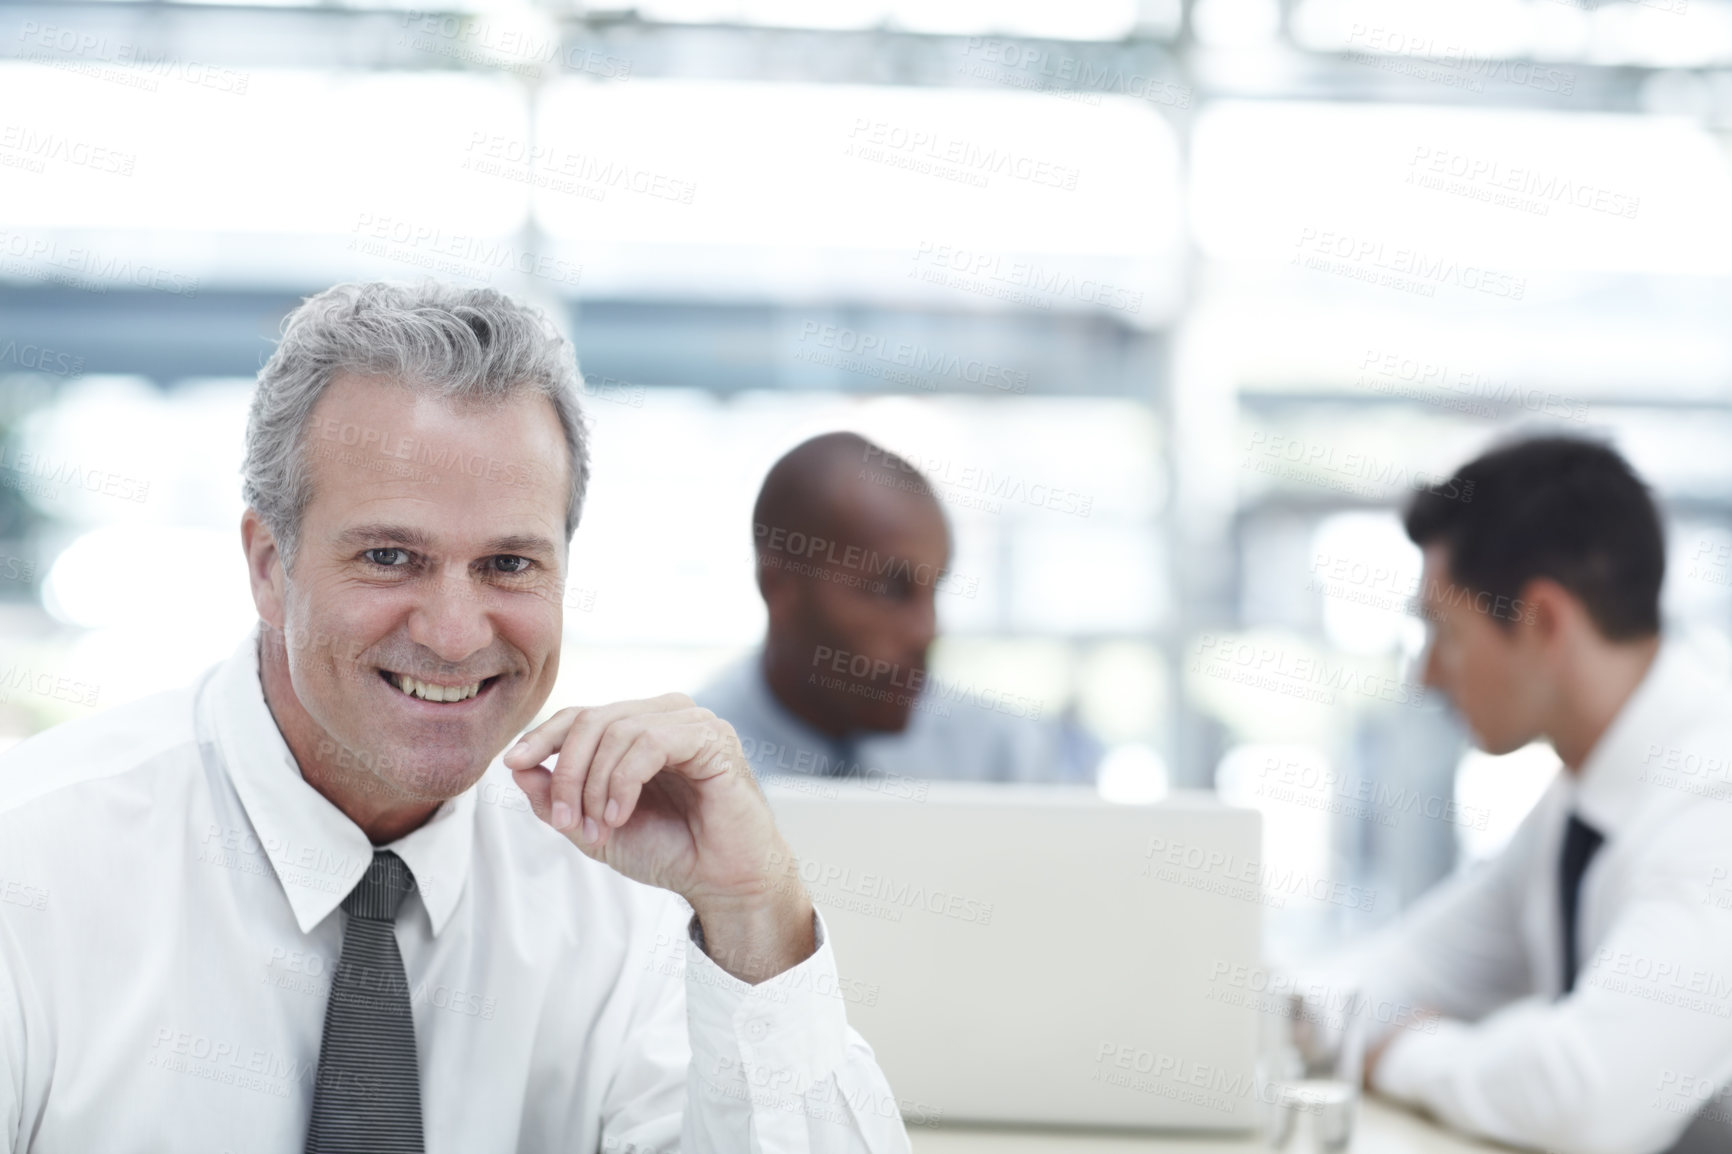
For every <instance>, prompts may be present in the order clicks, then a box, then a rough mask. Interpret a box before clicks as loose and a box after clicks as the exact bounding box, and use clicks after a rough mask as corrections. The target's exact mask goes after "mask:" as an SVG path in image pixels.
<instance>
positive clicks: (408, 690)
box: [379, 668, 504, 707]
mask: <svg viewBox="0 0 1732 1154" xmlns="http://www.w3.org/2000/svg"><path fill="white" fill-rule="evenodd" d="M502 676H504V675H503V674H497V673H496V674H494V675H493V676H491V677H484V678H482V679H480V680H479V681H426V680H423V679H421V678H417V677H411V676H409V675H408V674H407V673H398V672H396V671H394V670H390V669H383V668H381V669H380V670H379V678H380V680H382V681H384V682H385V684H387V685H389V686H391V687H392V688H393V689H395V690H396V691H397V692H398V695H399V696H402V697H406V698H409V699H410V700H412V701H417V702H422V703H425V704H428V705H438V706H443V707H451V706H460V705H465V704H467V703H468V702H471V701H476V700H478V699H480V698H482V697H485V696H487V694H488V691H489V690H490V689H492V688H493V686H494V684H495V683H496V682H497V681H499V679H500V678H501V677H502Z"/></svg>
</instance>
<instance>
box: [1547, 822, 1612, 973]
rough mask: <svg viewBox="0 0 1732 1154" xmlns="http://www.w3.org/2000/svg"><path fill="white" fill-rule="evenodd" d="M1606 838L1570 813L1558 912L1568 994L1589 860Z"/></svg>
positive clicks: (1560, 869)
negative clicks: (1562, 938) (1579, 910)
mask: <svg viewBox="0 0 1732 1154" xmlns="http://www.w3.org/2000/svg"><path fill="white" fill-rule="evenodd" d="M1605 840H1606V839H1605V835H1603V834H1602V833H1600V831H1599V830H1597V829H1595V828H1594V827H1593V826H1591V825H1589V824H1588V823H1587V822H1585V821H1583V820H1582V819H1581V818H1579V817H1577V816H1576V815H1575V814H1573V813H1572V814H1570V820H1569V824H1568V825H1566V826H1565V827H1564V852H1563V855H1562V856H1561V857H1560V858H1559V860H1558V899H1559V903H1560V906H1561V908H1560V909H1559V911H1558V912H1559V913H1560V914H1561V915H1562V920H1563V927H1562V928H1563V937H1564V943H1563V945H1564V975H1563V976H1564V993H1566V994H1567V993H1569V992H1570V991H1571V990H1573V989H1575V987H1576V970H1577V968H1578V967H1577V963H1576V958H1577V957H1578V956H1579V955H1578V952H1577V948H1576V923H1577V921H1578V918H1577V916H1576V912H1577V908H1578V907H1579V906H1580V905H1581V895H1582V875H1583V874H1585V873H1587V872H1588V863H1589V862H1590V861H1592V860H1593V858H1594V853H1595V851H1596V850H1598V849H1599V848H1600V843H1601V842H1603V841H1605Z"/></svg>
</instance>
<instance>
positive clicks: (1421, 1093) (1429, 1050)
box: [1371, 1018, 1474, 1105]
mask: <svg viewBox="0 0 1732 1154" xmlns="http://www.w3.org/2000/svg"><path fill="white" fill-rule="evenodd" d="M1426 1024H1428V1025H1431V1026H1435V1029H1430V1030H1420V1029H1410V1030H1397V1031H1396V1036H1395V1037H1394V1038H1392V1039H1391V1040H1390V1042H1389V1045H1388V1048H1387V1049H1385V1050H1384V1051H1383V1057H1381V1058H1379V1059H1378V1060H1377V1068H1376V1069H1375V1070H1373V1071H1372V1074H1371V1088H1372V1089H1373V1090H1376V1091H1377V1092H1378V1093H1380V1094H1384V1095H1387V1096H1388V1097H1391V1098H1395V1099H1398V1100H1400V1101H1403V1102H1411V1103H1414V1104H1417V1105H1427V1104H1428V1102H1427V1091H1428V1090H1434V1089H1436V1087H1437V1085H1438V1082H1439V1081H1440V1080H1441V1079H1442V1078H1444V1077H1446V1076H1447V1075H1448V1074H1449V1073H1450V1072H1451V1071H1453V1070H1457V1069H1459V1068H1460V1065H1461V1058H1462V1053H1463V1051H1464V1050H1465V1049H1466V1048H1467V1047H1468V1046H1470V1045H1471V1044H1472V1037H1471V1035H1472V1033H1473V1029H1474V1027H1473V1026H1472V1025H1470V1024H1469V1023H1466V1022H1457V1021H1453V1020H1451V1019H1448V1018H1430V1019H1427V1022H1426Z"/></svg>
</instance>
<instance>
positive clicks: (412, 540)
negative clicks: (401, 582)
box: [337, 523, 559, 556]
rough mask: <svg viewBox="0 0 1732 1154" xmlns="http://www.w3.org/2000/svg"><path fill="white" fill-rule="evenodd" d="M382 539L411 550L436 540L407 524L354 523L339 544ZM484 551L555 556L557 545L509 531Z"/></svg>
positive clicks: (350, 545)
mask: <svg viewBox="0 0 1732 1154" xmlns="http://www.w3.org/2000/svg"><path fill="white" fill-rule="evenodd" d="M379 541H391V542H394V543H396V544H400V545H407V546H408V547H409V548H411V549H420V550H422V551H423V552H427V551H430V550H431V549H432V546H433V539H432V538H431V537H429V536H428V535H427V534H426V533H424V532H422V531H421V530H420V529H415V528H412V527H410V526H408V525H390V524H384V523H376V524H369V525H355V526H352V527H350V528H348V529H345V530H343V532H342V533H340V534H338V535H337V544H338V546H339V547H344V548H353V547H355V546H358V545H368V544H374V543H377V542H379ZM482 551H483V552H485V553H489V554H493V553H539V554H543V555H545V556H553V555H554V554H556V553H558V552H559V550H558V548H557V547H556V546H555V545H554V543H553V542H552V541H550V540H548V539H547V538H546V537H543V536H541V535H540V534H538V533H508V534H506V535H505V536H503V537H494V538H492V539H490V540H489V541H487V542H486V544H484V545H483V546H482Z"/></svg>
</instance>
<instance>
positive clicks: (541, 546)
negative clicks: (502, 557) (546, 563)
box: [486, 533, 559, 556]
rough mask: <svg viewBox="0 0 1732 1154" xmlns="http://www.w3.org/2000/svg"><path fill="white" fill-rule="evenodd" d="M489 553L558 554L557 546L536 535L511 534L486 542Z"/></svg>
mask: <svg viewBox="0 0 1732 1154" xmlns="http://www.w3.org/2000/svg"><path fill="white" fill-rule="evenodd" d="M486 551H487V552H489V553H542V554H546V555H547V556H552V555H554V554H555V553H558V552H559V549H558V547H557V546H555V545H554V543H553V542H552V541H549V540H548V539H547V538H546V537H543V536H541V535H540V534H538V533H513V534H509V535H507V536H504V537H495V538H493V539H492V540H491V541H489V542H487V545H486Z"/></svg>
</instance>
